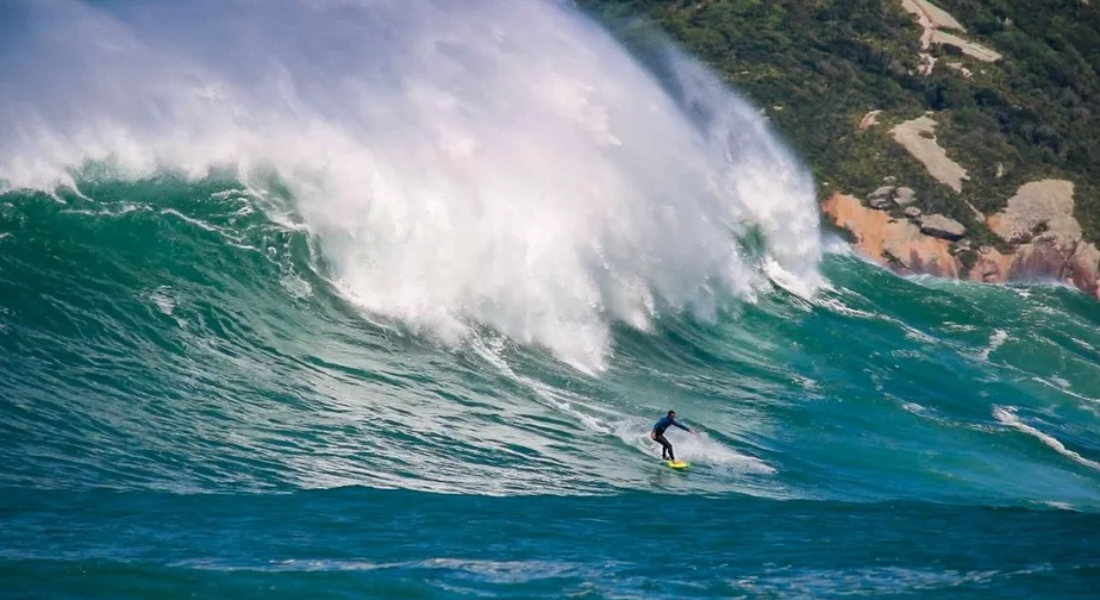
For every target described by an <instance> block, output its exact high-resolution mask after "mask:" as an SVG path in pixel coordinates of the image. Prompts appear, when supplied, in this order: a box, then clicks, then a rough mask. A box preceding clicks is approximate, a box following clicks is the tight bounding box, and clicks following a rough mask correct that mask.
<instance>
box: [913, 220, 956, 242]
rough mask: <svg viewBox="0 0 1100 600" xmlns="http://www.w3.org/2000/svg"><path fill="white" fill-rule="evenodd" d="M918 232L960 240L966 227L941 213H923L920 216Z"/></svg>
mask: <svg viewBox="0 0 1100 600" xmlns="http://www.w3.org/2000/svg"><path fill="white" fill-rule="evenodd" d="M920 232H921V233H923V234H924V235H930V236H932V237H938V238H943V239H945V240H961V239H962V237H963V236H964V235H966V228H965V227H963V225H962V223H959V222H958V221H956V220H955V219H949V218H947V217H945V216H943V215H924V216H923V217H921V218H920Z"/></svg>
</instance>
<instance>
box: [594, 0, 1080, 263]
mask: <svg viewBox="0 0 1100 600" xmlns="http://www.w3.org/2000/svg"><path fill="white" fill-rule="evenodd" d="M936 4H937V5H939V6H941V7H942V8H944V9H946V10H947V11H948V12H950V13H951V14H953V15H954V16H955V17H957V18H958V19H959V21H960V22H961V23H963V24H964V25H965V26H966V27H967V29H968V31H967V33H966V34H963V35H965V36H966V37H968V38H969V39H971V40H973V41H976V42H978V43H981V44H983V45H986V46H989V47H991V48H994V49H995V50H997V51H998V52H1000V53H1001V54H1002V55H1003V56H1004V58H1003V60H1001V61H999V62H997V63H992V64H991V63H983V62H980V61H977V60H974V59H972V58H969V57H967V56H962V55H960V53H959V52H958V51H957V50H954V49H952V48H949V47H934V48H933V50H932V53H933V54H934V55H938V56H939V58H940V60H939V62H938V63H937V65H936V68H935V69H934V71H933V73H932V74H931V75H928V76H922V75H919V74H918V73H917V66H918V63H917V61H918V58H917V53H918V51H919V45H920V44H919V38H920V33H921V29H920V27H919V26H918V25H917V24H916V22H915V21H914V19H913V17H912V16H911V15H910V14H908V13H906V12H905V11H904V10H903V9H902V7H901V2H900V0H846V1H845V2H838V1H835V0H831V1H830V0H578V5H579V6H580V7H581V8H582V9H584V10H586V11H588V12H590V13H591V14H593V15H594V16H595V17H596V18H598V19H600V20H601V21H603V22H604V23H605V24H606V25H607V26H608V27H609V28H610V29H611V30H612V32H613V33H615V34H616V35H617V36H619V37H620V39H622V40H624V42H625V43H626V44H627V45H628V46H629V47H631V48H633V49H635V50H637V51H639V54H640V55H644V49H645V48H646V47H647V45H648V44H651V43H652V39H653V38H652V31H653V27H652V26H655V27H656V28H657V29H659V30H661V31H663V32H664V33H665V34H666V35H668V36H669V37H670V38H671V39H672V40H673V41H674V42H676V43H677V44H679V45H680V46H681V47H682V48H684V49H685V50H686V51H687V52H689V53H690V54H692V55H693V56H695V57H696V58H698V59H699V60H701V61H703V62H704V63H706V64H707V65H708V66H710V67H711V68H712V69H714V70H715V71H716V72H717V73H719V75H720V76H721V77H723V78H724V79H725V80H726V81H728V82H729V83H730V84H731V85H733V86H734V87H735V88H737V89H738V90H739V91H741V92H742V93H743V94H745V96H746V97H747V98H748V99H749V100H750V101H751V102H753V103H754V104H755V105H757V106H760V107H763V108H764V109H765V110H766V113H767V115H768V117H769V118H770V119H771V120H772V122H773V123H774V124H775V126H776V128H777V129H778V130H779V131H780V132H781V133H782V134H783V135H784V136H785V137H786V138H787V139H788V140H789V141H790V143H791V145H792V146H793V147H794V149H795V150H796V151H797V152H799V153H800V154H801V156H803V157H804V158H805V160H806V161H807V162H808V163H809V164H810V165H811V168H812V169H813V171H814V175H815V177H816V178H817V180H818V183H819V185H821V186H822V189H821V191H822V195H824V194H825V193H827V192H828V191H829V190H834V189H835V190H843V191H847V192H850V193H853V194H857V195H865V194H867V193H868V192H870V191H871V190H873V189H874V188H876V187H878V186H879V185H881V181H882V177H883V176H886V175H894V176H896V177H897V178H898V181H899V182H900V183H902V184H904V185H908V186H910V187H912V188H914V189H915V190H916V191H917V197H918V206H919V207H920V208H921V209H922V210H924V211H926V212H941V213H943V214H946V215H947V216H950V217H952V218H955V219H957V220H959V221H961V222H963V223H964V224H965V225H967V227H968V229H969V230H970V231H971V234H972V235H971V237H972V239H973V241H974V242H975V244H982V243H992V242H994V241H996V236H994V234H993V233H992V232H990V231H989V230H988V228H986V227H985V225H984V224H983V223H979V222H977V221H976V219H975V217H974V214H973V212H972V211H971V210H970V209H969V208H968V207H967V206H966V203H965V202H963V200H966V201H969V202H970V203H971V204H973V205H974V206H975V207H977V208H978V209H979V210H981V211H983V212H985V213H987V214H989V213H991V212H993V211H995V210H997V209H999V208H1001V207H1003V206H1004V203H1005V201H1006V200H1007V199H1008V198H1009V197H1011V196H1012V195H1013V194H1014V193H1015V191H1016V189H1017V188H1018V187H1019V186H1020V185H1022V184H1023V183H1026V182H1028V181H1033V180H1036V179H1041V178H1044V177H1058V178H1065V179H1069V180H1071V181H1073V182H1074V183H1075V184H1076V194H1075V200H1076V215H1075V216H1076V217H1077V219H1078V221H1080V222H1081V225H1082V228H1083V229H1084V232H1085V236H1086V238H1088V239H1090V240H1095V241H1100V0H1098V1H1097V2H1093V3H1091V4H1090V3H1085V2H1082V1H1081V0H1047V1H1045V2H1034V1H1033V0H937V2H936ZM946 62H960V63H962V65H963V66H964V67H966V68H968V69H969V70H970V71H971V72H972V74H973V75H972V77H971V78H966V77H964V76H963V74H962V73H959V72H958V71H955V70H952V69H950V68H947V67H946V66H945V63H946ZM773 107H782V110H775V109H774V108H773ZM871 110H882V111H884V112H883V113H882V114H881V115H879V125H876V126H874V127H871V128H869V129H867V130H864V131H857V125H858V124H859V121H860V119H861V118H862V117H863V115H864V114H866V113H867V112H868V111H871ZM925 111H935V112H936V114H935V117H934V118H935V119H936V121H938V122H939V123H940V127H939V129H938V130H937V136H938V139H939V143H940V145H941V146H943V147H944V148H946V149H947V151H948V154H949V155H950V156H952V157H953V158H954V159H955V160H957V161H958V162H959V163H960V164H962V165H963V166H964V167H965V168H966V169H967V170H968V171H969V174H970V180H969V181H968V182H966V183H964V186H963V191H962V194H956V193H955V192H954V191H952V190H951V189H949V188H947V187H946V186H943V185H941V184H939V183H938V182H936V181H934V180H933V179H932V178H931V177H930V176H929V175H928V173H927V172H926V171H925V169H924V167H923V166H922V165H921V164H920V163H918V162H917V161H916V160H915V159H913V158H912V157H911V156H909V155H908V153H906V152H905V151H904V150H903V149H902V148H901V147H900V146H899V145H898V144H896V143H895V142H894V141H893V140H892V139H891V138H890V136H889V135H888V133H887V131H888V129H889V127H891V126H893V125H894V124H896V123H898V122H901V121H904V120H908V119H912V118H915V117H917V116H920V115H921V114H923V113H924V112H925Z"/></svg>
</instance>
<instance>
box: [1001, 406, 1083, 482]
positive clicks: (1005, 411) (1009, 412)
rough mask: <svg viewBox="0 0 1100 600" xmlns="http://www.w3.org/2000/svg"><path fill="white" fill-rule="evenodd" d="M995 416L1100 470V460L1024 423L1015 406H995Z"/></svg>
mask: <svg viewBox="0 0 1100 600" xmlns="http://www.w3.org/2000/svg"><path fill="white" fill-rule="evenodd" d="M993 416H994V417H995V418H996V419H997V420H998V421H1000V422H1001V423H1004V424H1005V425H1008V426H1009V427H1012V428H1013V429H1016V430H1017V431H1021V432H1023V433H1026V434H1028V435H1030V436H1032V437H1035V438H1036V439H1038V440H1039V441H1041V442H1043V443H1044V444H1046V445H1047V446H1049V447H1050V448H1053V449H1054V451H1055V452H1057V453H1058V454H1061V455H1062V456H1065V457H1066V458H1069V459H1070V460H1072V461H1074V462H1076V463H1078V464H1080V465H1084V466H1086V467H1089V468H1091V469H1096V470H1100V462H1096V461H1094V460H1090V459H1088V458H1085V457H1084V456H1081V455H1080V454H1078V453H1076V452H1074V451H1073V450H1070V449H1069V448H1066V445H1065V444H1063V443H1062V442H1060V441H1059V440H1058V438H1056V437H1054V436H1052V435H1050V434H1047V433H1043V432H1042V431H1039V430H1038V429H1036V428H1034V427H1032V426H1031V425H1028V424H1027V423H1024V422H1023V421H1021V420H1020V417H1019V416H1017V415H1016V408H1015V407H1011V406H1010V407H1007V408H1001V407H999V406H998V407H994V408H993Z"/></svg>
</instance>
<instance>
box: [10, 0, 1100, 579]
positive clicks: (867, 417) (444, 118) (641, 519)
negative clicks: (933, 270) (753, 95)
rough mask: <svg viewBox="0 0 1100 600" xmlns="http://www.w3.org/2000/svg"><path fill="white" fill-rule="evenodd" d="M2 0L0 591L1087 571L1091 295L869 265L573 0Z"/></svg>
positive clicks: (756, 157) (742, 104)
mask: <svg viewBox="0 0 1100 600" xmlns="http://www.w3.org/2000/svg"><path fill="white" fill-rule="evenodd" d="M0 11H2V13H0V14H3V15H4V16H3V18H2V19H0V74H2V80H3V84H2V85H0V440H3V441H2V442H0V464H2V465H3V466H2V467H0V579H3V580H4V581H6V582H8V583H7V585H5V586H4V587H5V588H6V589H5V590H3V591H0V595H3V596H10V597H19V598H23V597H43V598H63V597H81V598H98V597H104V598H108V597H109V598H120V597H133V598H172V597H182V596H189V595H190V596H195V595H197V596H200V597H265V598H270V597H287V598H298V597H310V598H329V597H332V598H342V597H377V598H390V597H393V598H397V597H440V598H450V597H465V596H489V597H505V598H510V597H515V598H520V597H522V598H531V597H549V598H558V597H563V596H583V597H593V598H626V597H669V598H688V597H692V598H694V597H698V598H710V597H715V598H718V597H721V598H726V597H767V598H825V597H839V596H848V595H860V594H861V595H867V596H872V597H887V596H893V595H902V594H904V595H909V596H920V597H924V596H927V597H937V598H944V597H949V598H971V597H980V598H989V597H1031V596H1035V595H1042V596H1046V597H1059V598H1070V597H1090V596H1089V594H1090V593H1091V590H1093V589H1094V588H1095V586H1096V585H1097V583H1100V561H1098V558H1097V557H1100V516H1098V512H1100V510H1098V509H1100V444H1098V443H1097V441H1096V440H1097V437H1096V433H1097V431H1098V427H1100V307H1098V305H1097V303H1096V302H1095V301H1094V300H1090V299H1089V298H1087V297H1085V296H1083V295H1082V294H1080V293H1078V292H1076V291H1074V290H1072V289H1069V288H1067V287H1063V286H1050V285H1022V284H1021V285H1008V286H985V285H977V284H972V283H964V282H954V281H942V280H936V279H930V278H908V279H907V278H900V277H897V276H895V275H893V274H891V273H889V272H886V271H884V270H882V269H879V268H878V267H876V266H873V265H871V264H868V263H866V262H864V261H862V260H860V259H859V258H857V257H855V256H853V255H852V254H851V253H850V252H849V251H848V250H847V247H846V245H845V244H844V243H843V242H841V241H839V240H837V239H835V238H833V237H831V236H830V234H829V233H827V232H826V231H825V230H823V228H822V224H821V223H820V222H819V218H818V212H817V206H816V202H817V199H816V197H815V193H816V192H815V185H814V181H813V178H812V176H811V173H810V170H809V168H808V167H807V166H806V165H804V164H803V163H802V162H801V160H800V159H799V157H798V156H797V155H796V154H795V153H793V152H792V151H791V150H790V149H788V147H787V145H786V144H785V143H784V141H783V139H782V137H781V136H780V135H779V134H778V133H777V132H776V131H774V130H773V129H772V128H771V127H770V126H769V124H768V123H767V121H765V120H764V119H763V118H762V117H761V116H760V115H759V112H758V110H757V108H756V107H754V106H752V105H751V104H750V103H748V102H746V101H745V100H744V99H742V98H741V97H740V96H739V95H738V94H737V93H736V90H733V89H731V88H730V87H728V86H727V85H725V84H723V83H722V82H721V80H720V79H719V78H718V77H716V76H715V75H714V74H713V73H711V72H709V71H708V70H707V69H706V68H704V67H703V66H702V65H700V64H698V63H697V62H695V61H694V60H693V59H691V58H690V57H689V56H686V55H684V54H682V53H681V52H679V51H678V50H677V49H676V48H674V47H673V46H672V45H671V44H668V43H666V42H663V41H660V40H659V39H658V40H657V41H655V42H654V43H653V45H652V47H650V48H648V49H647V51H646V52H644V53H640V54H634V53H632V52H631V51H629V50H628V49H626V48H624V47H623V46H622V45H621V44H620V43H619V42H617V41H616V40H615V39H614V38H613V37H612V36H611V35H609V34H608V33H607V32H606V31H605V30H604V29H602V28H601V27H600V26H599V25H598V24H596V23H594V22H593V21H591V20H589V19H588V18H587V17H586V16H585V15H583V14H581V13H580V12H579V11H578V10H577V9H576V8H574V7H573V6H571V5H570V4H568V3H559V2H551V1H549V0H507V1H506V0H470V1H468V2H442V1H430V0H410V1H406V2H391V1H385V0H374V1H371V0H363V1H350V0H349V1H316V2H289V1H273V2H265V3H244V2H241V3H223V2H204V1H200V2H193V3H164V4H146V3H136V2H135V3H130V2H111V3H85V2H75V1H54V0H49V1H43V2H16V3H14V4H13V5H12V6H9V7H6V8H3V9H0ZM669 409H674V410H676V411H677V413H678V414H679V416H680V418H681V419H682V420H684V421H685V422H686V423H687V424H689V425H690V426H692V427H694V428H698V429H699V430H700V431H701V435H700V436H698V437H691V436H687V435H682V433H683V432H679V431H673V432H670V433H669V434H668V435H669V438H670V439H671V441H672V443H673V444H674V445H675V446H676V449H677V455H678V457H679V458H682V459H685V460H687V461H689V462H691V463H692V466H691V467H690V469H688V470H687V471H686V472H682V473H681V472H673V471H671V470H669V469H668V468H667V467H665V466H664V465H663V464H661V462H660V461H659V460H658V458H659V454H660V452H659V447H657V446H656V444H654V443H653V442H651V441H650V440H649V438H648V431H649V428H650V427H651V425H652V423H653V422H654V421H655V420H656V419H657V418H659V417H660V416H661V415H662V414H664V412H665V411H667V410H669Z"/></svg>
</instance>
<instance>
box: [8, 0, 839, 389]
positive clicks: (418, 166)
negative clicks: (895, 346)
mask: <svg viewBox="0 0 1100 600" xmlns="http://www.w3.org/2000/svg"><path fill="white" fill-rule="evenodd" d="M162 4H167V6H161V5H155V6H150V5H147V4H135V5H132V6H131V5H112V8H111V9H110V11H111V12H107V11H106V9H102V8H93V7H90V6H88V5H86V4H83V3H79V2H73V1H68V0H47V1H43V2H34V3H33V4H30V3H28V4H26V5H24V4H18V5H17V6H16V7H15V8H14V9H10V15H11V16H12V17H13V18H11V19H8V20H7V24H6V25H0V34H7V35H6V38H5V39H7V40H8V42H6V43H4V42H0V44H2V45H0V49H2V50H3V51H2V53H0V69H2V71H0V76H2V77H3V79H4V81H5V85H4V87H3V88H2V89H0V102H2V103H3V105H2V106H3V110H0V180H3V181H5V182H6V183H7V184H8V185H11V186H29V187H39V188H50V187H53V186H57V185H75V184H76V182H74V181H73V180H72V178H71V175H70V173H71V172H72V169H73V168H78V167H80V166H81V165H82V164H86V163H87V161H93V162H102V163H108V164H111V165H114V167H115V168H116V169H118V171H119V173H118V174H117V175H120V176H124V177H144V176H148V175H150V174H152V173H154V172H156V170H158V169H162V168H172V169H176V170H182V171H184V172H185V173H187V174H189V175H191V176H195V177H201V176H203V175H205V174H206V173H207V172H208V170H209V169H210V168H211V167H216V166H223V165H227V164H228V165H232V166H234V167H236V168H237V169H238V171H239V173H240V176H241V177H242V178H243V179H245V180H247V181H250V183H257V182H259V181H262V180H260V179H258V177H259V176H260V174H261V173H266V172H268V171H267V169H274V170H275V171H276V172H277V173H278V174H279V176H280V177H281V178H282V179H283V180H284V181H286V182H288V183H289V184H290V186H291V189H292V190H293V192H294V194H295V203H296V206H295V208H296V210H297V212H298V213H299V214H300V215H301V216H302V218H303V219H304V220H305V221H306V223H307V224H308V226H309V227H310V229H311V231H312V232H313V233H314V234H315V235H316V236H317V239H318V240H319V243H320V245H321V247H322V248H323V250H324V252H325V256H326V259H327V261H328V262H329V264H331V265H332V268H333V270H334V273H333V277H334V280H335V281H337V282H338V285H339V286H340V288H341V289H342V291H343V292H344V293H345V295H346V296H347V297H348V298H349V299H350V300H351V301H353V302H355V303H356V304H358V305H360V306H361V307H362V308H364V309H365V310H367V311H370V312H371V313H374V314H380V315H384V316H387V317H390V318H395V319H399V320H400V321H402V322H403V323H405V324H406V325H407V326H409V327H412V328H414V329H417V330H420V331H422V332H424V333H428V334H431V335H434V336H438V337H439V338H440V339H442V340H444V341H448V342H458V341H461V340H463V339H464V338H465V337H466V336H467V335H468V334H469V332H470V331H471V328H472V327H474V326H476V325H487V326H490V327H492V328H494V329H496V330H498V331H500V332H502V333H504V334H505V335H508V336H509V337H511V338H513V339H515V340H517V341H519V342H521V343H528V344H536V345H539V346H542V347H545V348H547V349H549V350H550V351H552V352H553V353H554V354H555V355H557V356H558V357H559V358H561V359H562V360H564V361H566V362H568V363H570V364H572V365H574V366H576V367H578V368H581V369H583V370H586V371H599V370H601V369H603V368H604V367H605V365H606V360H607V357H608V355H609V353H610V349H611V348H610V344H611V341H610V333H609V331H610V327H611V324H612V323H613V322H615V321H619V322H623V323H626V324H628V325H630V326H633V327H636V328H640V329H643V330H644V329H647V328H648V327H650V326H651V323H652V321H653V319H654V318H655V317H656V316H657V315H658V314H660V312H661V311H678V310H691V311H694V312H696V313H697V314H699V315H702V316H708V315H711V314H713V312H714V310H715V309H716V307H717V306H718V305H719V304H720V303H721V302H722V301H723V300H724V299H725V298H728V297H731V296H733V297H740V298H744V299H749V300H751V299H753V298H755V297H756V295H757V294H759V293H761V291H764V290H767V289H770V282H771V281H774V282H778V283H780V284H781V285H783V286H784V287H786V288H788V289H791V290H792V291H795V292H796V293H801V294H812V293H813V292H814V291H815V290H816V289H817V287H818V286H819V285H820V280H819V275H818V273H817V262H818V259H819V256H820V247H819V235H818V227H817V226H818V222H817V212H816V209H815V205H814V197H813V194H814V192H813V186H812V182H811V181H810V178H809V176H808V175H807V174H806V172H805V171H804V170H803V169H802V168H801V167H800V166H799V165H798V164H797V162H796V161H795V160H794V159H792V158H791V156H790V155H789V153H788V152H787V151H786V150H785V149H784V148H783V147H782V145H781V144H780V143H779V142H778V141H777V140H776V139H775V138H774V136H773V135H772V134H771V133H770V132H769V131H768V129H767V127H766V125H765V123H764V122H763V121H762V120H761V119H760V118H759V117H758V116H757V114H756V111H755V110H754V109H753V108H752V107H751V106H749V105H748V104H746V103H745V102H743V101H741V100H740V99H738V98H737V97H736V96H734V95H733V94H732V93H730V92H729V91H728V90H725V89H724V88H723V87H722V86H721V85H720V84H719V83H718V82H717V80H716V79H715V78H714V77H713V76H712V75H710V74H709V73H707V72H706V71H705V70H704V69H702V68H700V67H699V66H698V65H696V64H694V63H692V62H690V61H688V60H686V59H683V58H677V57H675V56H674V55H673V58H672V59H671V63H670V64H671V68H670V74H671V77H672V79H673V80H674V82H675V87H676V93H675V96H673V95H671V94H670V93H669V92H668V91H667V90H666V88H665V87H662V85H661V84H660V83H659V82H658V81H657V80H656V78H655V77H654V76H653V75H652V74H651V73H650V72H649V71H647V70H645V69H643V68H642V67H640V66H639V65H638V64H637V63H636V62H635V61H634V60H633V59H632V58H631V57H630V56H629V55H628V54H627V53H626V52H625V51H624V50H623V49H622V48H621V47H620V46H619V45H618V44H617V43H616V42H615V41H614V40H613V39H612V38H611V37H610V36H608V35H607V34H606V33H605V32H603V31H602V30H600V29H599V28H598V27H596V26H595V25H593V24H592V23H590V22H588V21H587V20H585V19H583V18H582V17H580V16H579V15H577V14H576V13H575V12H573V11H571V10H569V9H567V8H563V7H562V6H560V5H558V4H556V3H553V2H548V1H540V0H470V1H466V2H443V1H432V0H403V1H401V2H396V1H389V0H377V1H362V2H323V1H312V2H286V1H272V2H266V3H240V4H236V3H228V4H226V3H215V2H196V3H162ZM0 37H4V36H0ZM700 115H702V116H703V117H704V118H700ZM117 175H116V176H117ZM257 184H258V183H257ZM748 227H757V228H759V230H760V231H761V232H762V233H763V235H764V238H765V240H766V249H765V250H764V251H763V252H762V253H761V255H758V256H757V255H745V254H744V253H743V252H742V251H739V250H738V246H737V245H736V244H735V239H736V238H737V237H738V236H742V235H743V234H744V233H745V232H746V230H747V228H748Z"/></svg>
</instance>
